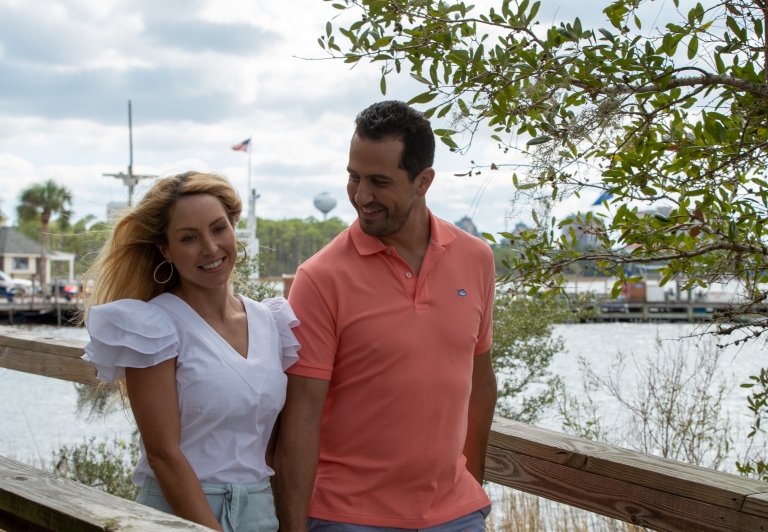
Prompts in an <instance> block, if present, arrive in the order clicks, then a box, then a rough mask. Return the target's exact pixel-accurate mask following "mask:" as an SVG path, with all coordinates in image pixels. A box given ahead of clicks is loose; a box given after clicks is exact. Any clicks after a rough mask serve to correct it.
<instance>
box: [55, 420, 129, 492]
mask: <svg viewBox="0 0 768 532" xmlns="http://www.w3.org/2000/svg"><path fill="white" fill-rule="evenodd" d="M95 440H96V438H91V439H90V440H88V441H84V442H83V443H81V444H79V445H75V446H72V447H69V446H66V445H65V446H64V447H62V448H61V449H59V452H58V453H54V459H53V463H54V464H56V466H55V468H54V472H55V473H56V474H57V475H60V476H62V477H64V478H68V479H70V480H75V481H77V482H80V483H81V484H85V485H86V486H91V487H94V488H99V489H101V490H104V491H106V492H107V493H110V494H112V495H116V496H118V497H122V498H124V499H130V500H134V499H136V496H137V495H138V494H139V487H138V486H135V485H133V484H132V483H131V473H132V471H133V467H134V465H135V464H136V462H137V461H138V459H139V441H138V433H134V434H133V436H132V438H131V441H130V442H126V441H124V440H120V439H115V440H114V441H112V442H111V443H109V442H106V441H101V442H99V443H96V441H95Z"/></svg>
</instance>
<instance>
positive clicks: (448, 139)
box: [440, 137, 459, 150]
mask: <svg viewBox="0 0 768 532" xmlns="http://www.w3.org/2000/svg"><path fill="white" fill-rule="evenodd" d="M440 140H442V141H443V144H445V145H446V146H448V147H449V148H452V149H454V150H458V149H459V145H458V144H456V143H455V142H454V141H453V139H452V138H451V137H440Z"/></svg>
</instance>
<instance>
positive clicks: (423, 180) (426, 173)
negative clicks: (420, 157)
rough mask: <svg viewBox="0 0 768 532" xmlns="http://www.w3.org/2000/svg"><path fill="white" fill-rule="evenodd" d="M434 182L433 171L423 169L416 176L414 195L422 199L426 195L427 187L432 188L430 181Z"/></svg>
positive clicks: (431, 169)
mask: <svg viewBox="0 0 768 532" xmlns="http://www.w3.org/2000/svg"><path fill="white" fill-rule="evenodd" d="M434 180H435V170H434V169H433V168H425V169H424V170H422V171H421V173H420V174H419V175H418V176H416V179H415V180H414V181H415V185H416V195H417V196H419V197H420V198H423V197H424V196H426V195H427V191H428V190H429V187H431V186H432V181H434Z"/></svg>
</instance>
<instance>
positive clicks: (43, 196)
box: [16, 179, 72, 285]
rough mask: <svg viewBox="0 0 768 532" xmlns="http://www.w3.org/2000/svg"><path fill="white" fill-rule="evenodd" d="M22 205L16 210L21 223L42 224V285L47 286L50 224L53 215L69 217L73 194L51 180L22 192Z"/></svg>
mask: <svg viewBox="0 0 768 532" xmlns="http://www.w3.org/2000/svg"><path fill="white" fill-rule="evenodd" d="M19 199H20V200H21V203H20V205H19V206H18V207H17V208H16V212H17V213H18V215H19V221H25V222H29V221H34V220H37V219H38V218H39V220H40V223H41V230H40V243H41V258H40V269H41V270H42V271H41V277H40V278H41V283H42V284H43V285H45V283H46V282H47V279H46V278H45V272H46V271H47V270H46V262H45V261H46V257H45V246H46V241H47V240H48V224H49V223H50V221H51V216H53V214H58V215H59V216H60V217H61V216H65V217H68V216H69V209H68V208H67V207H69V206H71V205H72V193H71V192H70V191H69V189H67V188H66V187H63V186H59V185H58V184H57V183H55V182H54V181H53V180H51V179H49V180H48V181H46V182H45V183H37V184H34V185H32V186H31V187H29V188H26V189H24V190H22V191H21V197H20V198H19Z"/></svg>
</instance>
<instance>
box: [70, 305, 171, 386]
mask: <svg viewBox="0 0 768 532" xmlns="http://www.w3.org/2000/svg"><path fill="white" fill-rule="evenodd" d="M87 327H88V333H89V334H90V336H91V341H90V342H88V344H87V345H86V346H85V355H83V359H84V360H87V361H88V362H90V363H91V364H93V366H94V367H95V368H96V369H97V370H98V378H99V379H101V380H103V381H107V382H114V380H115V379H122V378H123V377H125V368H148V367H150V366H156V365H157V364H159V363H160V362H163V361H165V360H168V359H170V358H173V357H175V356H177V355H178V351H179V336H178V333H177V332H176V328H175V327H174V326H173V324H172V323H171V321H170V320H169V319H168V317H167V316H166V315H165V314H164V313H163V312H162V311H161V310H160V309H158V308H157V307H156V306H155V305H151V304H149V303H145V302H144V301H138V300H136V299H121V300H119V301H114V302H112V303H107V304H105V305H99V306H96V307H93V308H91V309H90V310H89V312H88V324H87Z"/></svg>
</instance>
